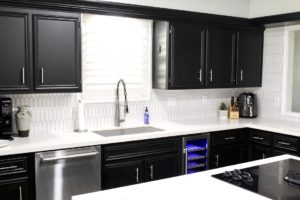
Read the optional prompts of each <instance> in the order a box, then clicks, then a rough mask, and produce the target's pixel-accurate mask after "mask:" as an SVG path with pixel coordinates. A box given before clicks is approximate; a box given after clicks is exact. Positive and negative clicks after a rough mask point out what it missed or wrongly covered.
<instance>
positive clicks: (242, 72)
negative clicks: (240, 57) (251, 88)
mask: <svg viewBox="0 0 300 200" xmlns="http://www.w3.org/2000/svg"><path fill="white" fill-rule="evenodd" d="M240 75H241V82H243V78H244V70H241V72H240Z"/></svg>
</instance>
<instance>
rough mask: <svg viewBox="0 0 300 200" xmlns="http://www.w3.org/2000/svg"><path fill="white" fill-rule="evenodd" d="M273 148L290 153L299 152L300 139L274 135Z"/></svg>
mask: <svg viewBox="0 0 300 200" xmlns="http://www.w3.org/2000/svg"><path fill="white" fill-rule="evenodd" d="M273 146H274V147H276V148H280V149H286V150H290V151H295V152H296V151H299V138H295V137H288V136H282V135H274V137H273Z"/></svg>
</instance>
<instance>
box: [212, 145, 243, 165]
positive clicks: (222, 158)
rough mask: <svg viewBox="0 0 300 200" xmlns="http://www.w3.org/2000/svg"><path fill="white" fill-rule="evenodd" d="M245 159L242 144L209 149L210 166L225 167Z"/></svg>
mask: <svg viewBox="0 0 300 200" xmlns="http://www.w3.org/2000/svg"><path fill="white" fill-rule="evenodd" d="M244 160H245V148H244V146H243V145H228V146H220V147H213V149H212V151H211V162H210V163H211V164H210V166H211V168H218V167H225V166H229V165H234V164H238V163H242V162H243V161H244Z"/></svg>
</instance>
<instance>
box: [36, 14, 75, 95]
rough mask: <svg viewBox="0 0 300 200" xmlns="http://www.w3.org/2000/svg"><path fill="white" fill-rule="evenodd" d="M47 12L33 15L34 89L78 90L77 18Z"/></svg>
mask: <svg viewBox="0 0 300 200" xmlns="http://www.w3.org/2000/svg"><path fill="white" fill-rule="evenodd" d="M50 14H51V13H50ZM50 14H49V15H47V14H45V15H44V14H43V15H34V16H33V22H34V24H33V27H34V55H35V59H34V68H35V89H36V90H54V91H57V90H58V91H59V90H63V91H67V90H70V91H80V90H81V83H80V82H81V81H80V79H81V78H80V77H81V75H80V23H79V17H76V16H74V17H68V16H59V15H55V16H54V15H50Z"/></svg>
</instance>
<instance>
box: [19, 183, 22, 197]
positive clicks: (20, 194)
mask: <svg viewBox="0 0 300 200" xmlns="http://www.w3.org/2000/svg"><path fill="white" fill-rule="evenodd" d="M22 193H23V192H22V186H19V200H23V195H22Z"/></svg>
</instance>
